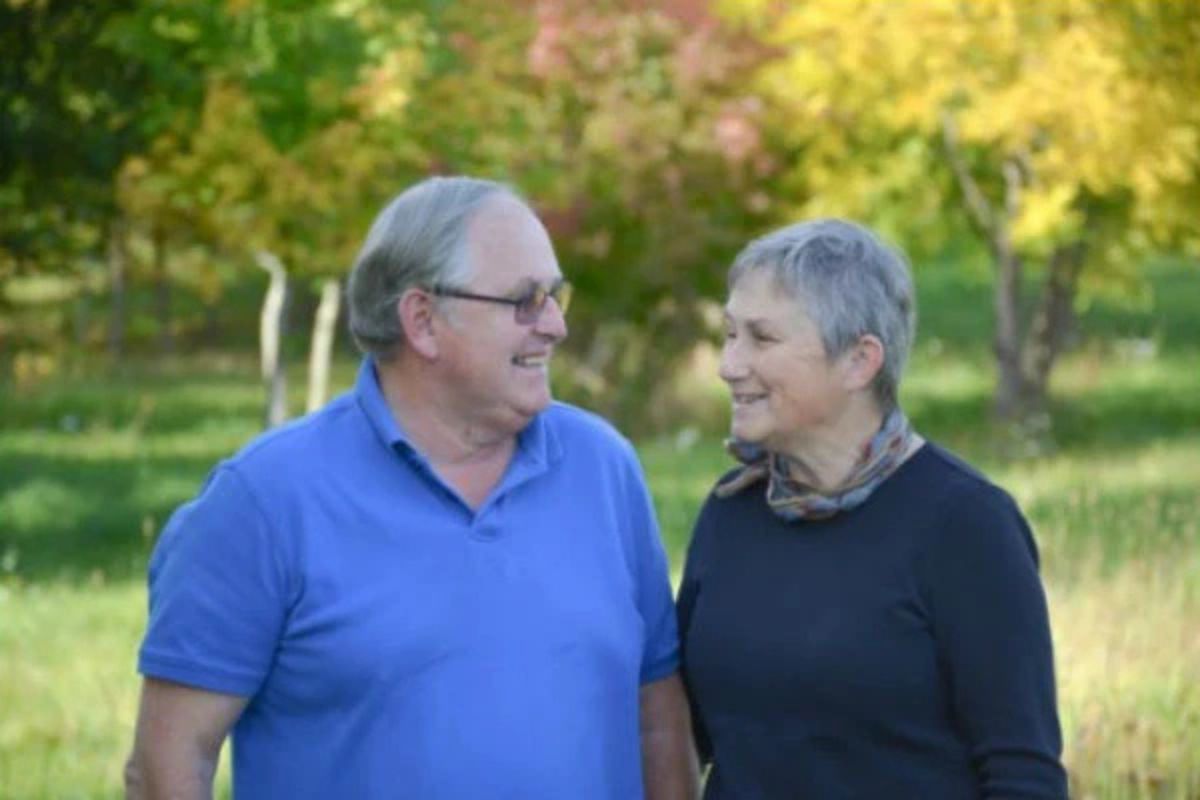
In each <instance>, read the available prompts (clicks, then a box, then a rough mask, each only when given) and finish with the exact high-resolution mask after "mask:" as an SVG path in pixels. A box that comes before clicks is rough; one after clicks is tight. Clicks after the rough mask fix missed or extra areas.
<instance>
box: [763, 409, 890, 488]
mask: <svg viewBox="0 0 1200 800" xmlns="http://www.w3.org/2000/svg"><path fill="white" fill-rule="evenodd" d="M883 418H884V415H883V413H882V412H881V411H880V410H879V409H878V408H877V407H876V406H875V404H874V403H873V402H872V403H851V404H850V405H849V406H847V408H846V410H845V411H844V412H843V413H842V414H840V415H838V417H837V418H836V419H833V420H831V421H830V422H829V423H828V424H826V425H823V426H821V427H820V428H817V429H815V430H811V431H803V432H800V433H798V434H797V435H796V436H795V437H793V438H792V439H791V440H790V441H789V442H787V443H786V445H785V446H784V447H782V448H780V450H779V451H778V452H779V453H780V454H781V455H784V456H787V457H788V458H789V459H790V460H791V462H792V464H791V468H792V469H793V471H794V472H796V473H797V477H798V478H800V479H801V480H802V481H804V483H807V484H808V485H810V486H812V487H813V488H814V489H816V490H817V491H819V492H823V493H826V494H832V493H833V492H836V491H837V490H838V489H840V488H842V487H843V486H844V485H846V482H847V480H848V479H849V478H850V476H851V474H852V473H853V472H854V468H855V466H857V464H858V462H859V461H860V459H861V458H862V455H863V450H864V448H865V447H866V446H867V444H868V443H870V441H871V438H872V437H873V436H875V434H876V433H878V432H879V428H880V427H881V426H882V425H883Z"/></svg>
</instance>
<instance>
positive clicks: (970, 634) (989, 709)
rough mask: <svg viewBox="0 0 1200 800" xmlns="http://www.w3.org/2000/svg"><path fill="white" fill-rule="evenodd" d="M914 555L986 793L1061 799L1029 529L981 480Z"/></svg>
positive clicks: (1050, 667) (1057, 736)
mask: <svg viewBox="0 0 1200 800" xmlns="http://www.w3.org/2000/svg"><path fill="white" fill-rule="evenodd" d="M952 494H953V497H952V499H951V501H950V502H949V504H948V505H947V507H946V509H945V517H944V521H943V526H942V529H941V530H940V531H939V532H938V535H937V536H936V537H935V539H934V540H933V541H931V543H930V546H929V548H928V551H927V552H926V553H924V555H923V558H922V561H921V569H922V584H923V588H924V591H925V592H926V595H927V598H928V602H929V604H930V611H931V618H932V623H933V630H934V637H935V639H936V642H937V650H938V658H939V662H940V664H941V665H942V669H943V671H944V674H945V675H946V676H947V679H948V683H949V694H950V701H951V704H952V710H953V714H954V717H955V720H956V723H957V724H958V726H959V728H960V730H961V731H962V733H963V735H964V736H965V738H966V740H967V742H968V744H969V747H970V752H971V762H972V764H973V765H974V766H975V769H976V773H977V775H978V776H979V783H980V788H981V790H982V796H983V797H985V798H993V797H995V798H998V797H1005V798H1035V797H1036V798H1065V797H1066V796H1067V788H1066V776H1065V773H1064V771H1063V768H1062V766H1061V762H1060V754H1061V750H1062V736H1061V731H1060V728H1059V721H1058V712H1057V705H1056V698H1055V684H1054V655H1053V648H1052V645H1051V637H1050V622H1049V615H1048V611H1047V607H1046V598H1045V593H1044V591H1043V589H1042V583H1041V580H1040V578H1039V576H1038V563H1037V550H1036V546H1035V544H1034V541H1033V536H1032V533H1031V532H1030V530H1029V526H1028V524H1027V523H1026V521H1025V519H1024V517H1023V516H1022V515H1021V512H1020V511H1019V510H1018V509H1017V506H1016V504H1015V503H1014V502H1013V501H1012V499H1011V498H1010V497H1009V496H1008V495H1007V494H1005V493H1004V492H1002V491H1001V490H999V489H997V488H995V487H992V486H989V485H980V486H972V487H970V489H969V490H967V489H963V490H962V491H955V492H953V493H952Z"/></svg>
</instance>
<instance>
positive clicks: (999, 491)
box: [912, 441, 1015, 507]
mask: <svg viewBox="0 0 1200 800" xmlns="http://www.w3.org/2000/svg"><path fill="white" fill-rule="evenodd" d="M913 461H914V464H913V466H914V467H915V468H916V469H915V470H914V475H913V476H912V477H913V479H914V480H915V481H917V482H919V483H921V484H923V485H924V486H925V487H927V488H928V489H929V490H931V491H934V492H936V493H937V494H938V495H939V497H938V501H939V503H940V504H941V505H942V506H943V507H946V506H957V505H959V504H966V505H971V504H974V503H983V504H985V505H991V504H999V505H1010V504H1011V505H1014V506H1015V502H1014V501H1013V498H1012V496H1011V495H1010V494H1009V493H1008V491H1006V490H1005V489H1004V488H1002V487H1001V486H999V485H997V484H996V483H995V482H994V481H992V479H991V478H989V477H988V476H987V475H985V474H984V473H983V472H982V471H981V470H980V469H979V468H977V467H975V466H974V465H972V464H970V463H969V462H967V461H966V460H965V459H963V458H962V457H961V456H959V455H957V454H955V453H954V452H952V451H950V450H948V449H947V448H945V447H943V446H942V445H940V444H938V443H936V442H930V441H927V442H926V443H925V444H924V446H922V448H921V449H920V450H919V451H918V452H917V454H916V455H915V456H914V457H913Z"/></svg>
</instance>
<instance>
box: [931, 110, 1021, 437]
mask: <svg viewBox="0 0 1200 800" xmlns="http://www.w3.org/2000/svg"><path fill="white" fill-rule="evenodd" d="M942 141H943V145H944V147H945V151H946V158H947V160H948V161H949V162H950V167H951V169H952V170H953V172H954V177H955V179H956V181H957V182H958V186H959V189H960V190H961V191H962V193H963V200H964V202H965V203H966V207H967V213H968V216H969V218H970V219H971V221H972V222H973V223H974V224H975V226H976V228H977V229H978V230H979V232H980V234H981V235H982V236H983V238H984V240H985V241H986V242H987V245H988V249H989V250H990V251H991V254H992V264H993V266H994V267H995V270H996V288H995V293H994V294H993V296H992V305H993V309H994V311H995V314H996V322H995V324H996V329H995V331H994V336H993V340H992V346H993V349H994V352H995V354H996V373H997V375H996V378H997V382H996V395H995V398H994V410H995V413H996V415H997V416H998V417H999V418H1000V419H1004V420H1012V419H1014V418H1017V417H1019V416H1021V415H1022V414H1023V413H1024V411H1023V402H1024V398H1025V396H1026V394H1027V392H1026V386H1025V376H1024V374H1023V373H1022V345H1023V342H1022V339H1021V284H1022V280H1023V275H1022V272H1023V270H1022V264H1021V257H1020V255H1019V254H1018V253H1017V252H1016V249H1015V248H1014V247H1013V243H1012V233H1011V223H1012V220H1013V219H1015V218H1016V216H1017V213H1018V212H1019V211H1020V203H1021V185H1022V179H1023V176H1022V171H1021V164H1020V161H1019V159H1018V158H1016V157H1011V158H1008V159H1006V160H1005V162H1004V165H1003V167H1002V173H1003V178H1004V205H1003V207H1002V208H997V207H995V206H993V205H992V203H990V202H989V201H988V198H987V196H986V195H985V194H984V192H983V190H982V189H981V188H980V187H979V184H978V182H977V181H976V180H975V177H974V175H973V174H972V173H971V170H970V167H969V165H968V164H967V160H966V157H965V156H964V155H963V152H962V148H961V146H960V144H959V141H958V129H957V127H956V126H955V123H954V118H953V117H952V116H951V115H950V114H949V113H946V114H943V116H942Z"/></svg>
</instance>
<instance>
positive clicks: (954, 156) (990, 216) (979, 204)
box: [942, 111, 996, 241]
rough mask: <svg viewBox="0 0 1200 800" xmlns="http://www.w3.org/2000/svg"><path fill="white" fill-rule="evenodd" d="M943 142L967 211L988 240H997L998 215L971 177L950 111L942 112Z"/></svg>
mask: <svg viewBox="0 0 1200 800" xmlns="http://www.w3.org/2000/svg"><path fill="white" fill-rule="evenodd" d="M942 142H943V144H944V145H945V147H946V158H947V159H949V161H950V168H951V169H952V170H954V177H955V178H956V179H957V180H958V186H959V188H960V189H962V193H963V198H964V199H965V200H966V202H967V210H968V211H969V212H970V214H971V217H972V218H973V219H974V220H975V223H976V224H977V225H978V226H979V227H980V228H981V229H983V232H984V234H986V235H987V237H988V240H989V241H994V240H995V238H996V214H995V212H994V211H993V210H992V206H991V204H990V203H988V200H987V198H986V197H985V196H984V194H983V192H982V191H981V190H980V188H979V184H978V183H976V181H975V178H974V176H972V175H971V170H970V169H969V168H968V167H967V162H966V159H965V158H963V154H962V148H961V147H960V145H959V142H958V127H957V126H956V125H955V124H954V118H953V117H952V116H951V115H950V112H948V111H943V112H942Z"/></svg>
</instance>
